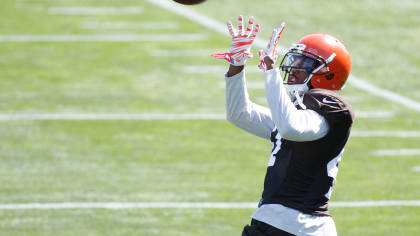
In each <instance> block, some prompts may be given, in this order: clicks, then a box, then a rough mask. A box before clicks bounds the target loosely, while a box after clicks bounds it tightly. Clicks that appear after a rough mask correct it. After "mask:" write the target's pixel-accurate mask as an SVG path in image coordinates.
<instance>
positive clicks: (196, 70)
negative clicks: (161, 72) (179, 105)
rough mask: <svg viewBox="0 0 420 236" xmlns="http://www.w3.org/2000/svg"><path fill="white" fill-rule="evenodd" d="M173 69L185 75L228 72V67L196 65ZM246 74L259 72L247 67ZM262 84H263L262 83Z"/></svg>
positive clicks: (255, 68) (256, 69)
mask: <svg viewBox="0 0 420 236" xmlns="http://www.w3.org/2000/svg"><path fill="white" fill-rule="evenodd" d="M174 68H175V69H178V70H179V71H181V72H182V73H186V74H209V73H217V74H224V73H226V72H227V71H228V69H229V68H228V66H212V65H208V66H196V65H189V66H179V65H176V66H174ZM245 70H246V71H247V72H261V70H260V69H258V67H256V66H255V67H247V68H246V69H245ZM263 84H264V83H263Z"/></svg>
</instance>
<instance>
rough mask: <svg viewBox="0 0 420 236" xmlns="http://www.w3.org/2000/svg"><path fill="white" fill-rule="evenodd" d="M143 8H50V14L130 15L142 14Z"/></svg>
mask: <svg viewBox="0 0 420 236" xmlns="http://www.w3.org/2000/svg"><path fill="white" fill-rule="evenodd" d="M142 12H143V8H141V7H138V6H125V7H93V6H89V7H50V8H49V9H48V13H49V14H56V15H128V14H141V13H142Z"/></svg>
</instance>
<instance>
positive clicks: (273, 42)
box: [258, 22, 286, 71]
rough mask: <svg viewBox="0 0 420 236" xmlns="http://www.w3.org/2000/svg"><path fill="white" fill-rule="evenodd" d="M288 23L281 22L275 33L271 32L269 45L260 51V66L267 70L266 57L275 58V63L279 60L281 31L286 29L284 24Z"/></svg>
mask: <svg viewBox="0 0 420 236" xmlns="http://www.w3.org/2000/svg"><path fill="white" fill-rule="evenodd" d="M285 25H286V23H284V22H283V23H281V25H280V27H279V28H275V29H274V30H273V33H272V34H271V38H270V41H269V42H268V44H267V47H266V48H265V49H264V50H259V51H258V56H260V64H258V67H259V68H260V69H261V70H263V71H266V68H267V65H266V64H265V62H264V58H265V57H269V58H270V59H271V60H273V63H276V61H277V57H278V55H277V43H278V42H279V39H280V36H281V33H282V32H283V30H284V26H285Z"/></svg>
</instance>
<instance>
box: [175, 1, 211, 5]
mask: <svg viewBox="0 0 420 236" xmlns="http://www.w3.org/2000/svg"><path fill="white" fill-rule="evenodd" d="M174 1H175V2H177V3H180V4H184V5H195V4H199V3H202V2H204V1H206V0H174Z"/></svg>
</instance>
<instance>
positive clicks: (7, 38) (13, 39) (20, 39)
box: [0, 34, 207, 43]
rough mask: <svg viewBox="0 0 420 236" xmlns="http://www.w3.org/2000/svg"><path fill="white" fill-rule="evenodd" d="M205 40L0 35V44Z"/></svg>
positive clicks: (167, 36) (189, 36)
mask: <svg viewBox="0 0 420 236" xmlns="http://www.w3.org/2000/svg"><path fill="white" fill-rule="evenodd" d="M205 38H207V35H205V34H45V35H31V34H23V35H0V43H29V42H39V43H44V42H46V43H50V42H53V43H67V42H158V41H159V42H168V43H170V42H185V41H193V42H195V41H199V40H203V39H205Z"/></svg>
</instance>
